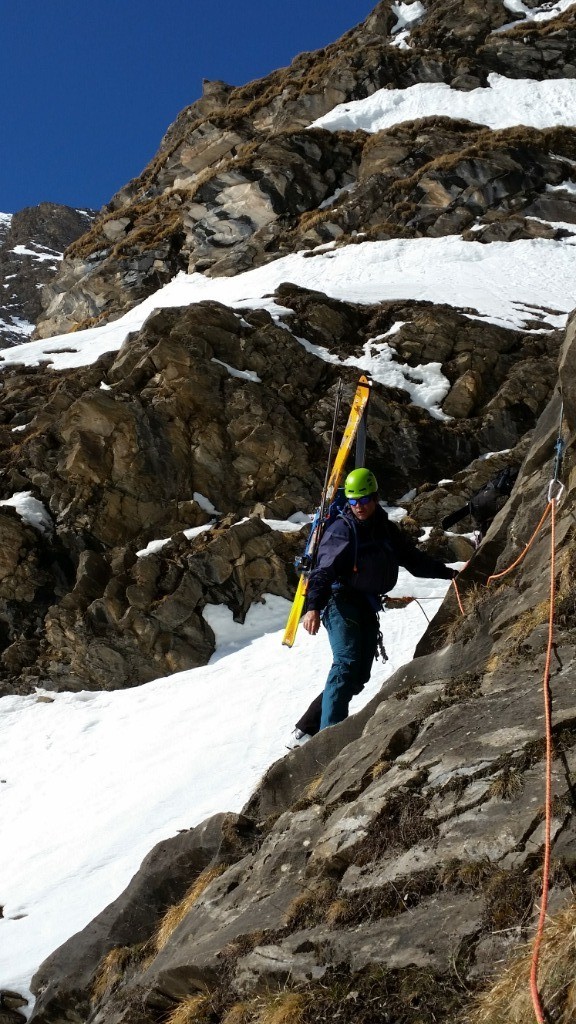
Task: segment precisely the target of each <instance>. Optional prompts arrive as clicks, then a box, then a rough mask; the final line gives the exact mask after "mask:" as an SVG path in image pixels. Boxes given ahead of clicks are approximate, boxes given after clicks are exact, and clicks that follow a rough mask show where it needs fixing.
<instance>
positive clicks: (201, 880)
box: [152, 864, 226, 952]
mask: <svg viewBox="0 0 576 1024" xmlns="http://www.w3.org/2000/svg"><path fill="white" fill-rule="evenodd" d="M225 870H226V865H225V864H218V865H217V866H216V867H212V868H206V869H205V870H204V871H202V872H201V873H200V874H199V875H198V878H197V879H196V880H195V882H194V883H193V884H192V885H191V886H190V888H189V889H188V892H187V893H186V894H185V896H184V897H183V898H182V899H181V900H180V902H179V903H175V904H174V906H173V907H170V909H169V910H167V911H166V913H165V914H164V917H163V918H162V920H161V922H160V924H159V925H158V930H157V932H156V935H155V936H154V938H153V940H152V941H153V944H154V947H155V949H156V952H160V950H161V949H163V948H164V946H165V945H166V943H167V942H168V940H169V938H170V936H171V935H172V933H173V931H174V930H175V929H176V928H177V927H178V925H179V924H180V922H181V921H183V920H184V918H185V917H186V914H188V913H189V911H190V910H191V909H192V907H193V906H194V904H195V903H196V901H197V900H198V899H199V898H200V896H201V895H202V893H203V892H204V890H205V889H206V888H207V886H208V885H210V882H212V881H213V880H214V879H215V878H218V876H219V875H221V874H222V872H223V871H225Z"/></svg>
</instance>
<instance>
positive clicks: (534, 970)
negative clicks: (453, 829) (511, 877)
mask: <svg viewBox="0 0 576 1024" xmlns="http://www.w3.org/2000/svg"><path fill="white" fill-rule="evenodd" d="M563 414H564V404H563V403H562V405H561V408H560V423H559V428H558V437H557V440H556V444H555V446H554V447H555V459H554V470H553V475H552V479H551V480H550V484H549V486H548V494H547V501H548V503H547V505H546V509H545V511H544V514H543V515H542V517H541V519H540V522H539V523H538V526H537V527H536V529H535V531H534V533H533V534H532V537H531V538H530V540H529V541H528V543H527V545H526V547H525V548H524V550H523V551H522V552H521V554H520V555H519V557H518V558H517V559H516V560H515V561H514V562H513V563H512V565H510V566H508V568H507V569H505V570H504V571H503V572H499V573H495V574H494V575H493V576H490V577H489V578H488V580H487V583H490V582H491V581H492V580H498V579H502V577H503V576H507V575H508V573H510V572H512V570H513V569H515V568H516V566H517V565H519V564H520V562H521V561H522V560H523V559H524V558H525V556H526V555H527V553H528V551H529V550H530V548H531V547H532V544H533V543H534V541H535V539H536V537H537V535H538V533H539V532H540V529H541V528H542V526H543V525H544V522H545V520H546V519H547V518H548V516H550V524H551V525H550V586H549V609H548V643H547V646H546V660H545V665H544V677H543V680H542V689H543V697H544V723H545V733H546V759H545V819H544V860H543V865H542V893H541V900H540V913H539V917H538V926H537V929H536V935H535V938H534V946H533V949H532V961H531V967H530V995H531V998H532V1006H533V1009H534V1014H535V1016H536V1021H537V1024H545V1022H546V1017H545V1014H544V1008H543V1006H542V1001H541V998H540V993H539V991H538V966H539V960H540V947H541V945H542V939H543V936H544V924H545V921H546V914H547V910H548V891H549V885H550V854H551V846H552V841H551V832H552V757H553V750H552V700H551V692H550V662H551V658H552V651H553V649H554V607H555V600H556V509H557V507H558V504H559V502H560V500H561V498H562V495H563V493H564V485H563V484H562V483H561V481H560V475H561V472H562V462H563V458H564V449H565V447H566V445H565V442H564V440H563V438H562V423H563Z"/></svg>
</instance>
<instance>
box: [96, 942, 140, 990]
mask: <svg viewBox="0 0 576 1024" xmlns="http://www.w3.org/2000/svg"><path fill="white" fill-rule="evenodd" d="M132 953H133V949H132V946H115V947H114V949H111V950H110V952H109V953H106V956H104V957H103V958H102V960H101V962H100V967H99V968H98V974H97V975H96V979H95V981H94V984H93V986H92V998H93V999H95V1000H96V999H101V998H102V997H103V996H104V995H106V994H107V993H108V992H110V991H111V989H113V988H114V986H115V985H116V984H117V983H118V982H119V981H120V979H121V978H122V975H123V974H124V969H125V967H126V964H127V963H128V961H129V960H130V959H131V957H132Z"/></svg>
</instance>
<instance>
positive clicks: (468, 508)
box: [442, 466, 519, 535]
mask: <svg viewBox="0 0 576 1024" xmlns="http://www.w3.org/2000/svg"><path fill="white" fill-rule="evenodd" d="M518 472H519V467H518V466H505V467H504V469H501V470H500V472H499V473H497V474H496V476H495V477H493V478H492V480H489V481H488V483H487V484H484V487H481V488H480V490H478V491H476V492H475V493H474V494H473V495H472V497H471V498H470V501H469V502H468V504H467V505H464V506H463V507H462V508H459V509H457V510H456V511H455V512H451V513H450V515H448V516H445V517H444V519H443V520H442V529H443V530H448V529H449V528H450V527H451V526H453V525H454V523H459V522H460V520H461V519H464V517H465V516H466V515H470V516H471V518H472V522H473V524H474V526H475V528H476V529H477V530H478V531H479V532H480V534H481V535H483V534H484V533H486V530H487V529H488V527H489V525H490V523H491V522H492V520H493V519H494V516H495V515H496V513H497V512H499V511H500V509H501V508H502V506H503V505H504V504H505V503H506V500H507V499H508V498H509V497H510V494H511V493H512V488H513V487H514V484H515V483H516V478H517V476H518ZM502 499H504V501H502Z"/></svg>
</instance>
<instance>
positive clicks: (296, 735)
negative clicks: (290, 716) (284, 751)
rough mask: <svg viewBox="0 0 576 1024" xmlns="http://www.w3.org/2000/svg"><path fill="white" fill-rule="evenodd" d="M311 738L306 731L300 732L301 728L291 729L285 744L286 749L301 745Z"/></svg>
mask: <svg viewBox="0 0 576 1024" xmlns="http://www.w3.org/2000/svg"><path fill="white" fill-rule="evenodd" d="M311 739H312V737H311V736H310V735H309V734H308V733H307V732H302V729H293V730H292V733H291V735H290V739H289V740H288V743H287V744H286V746H287V747H288V750H295V749H296V747H303V746H304V744H305V743H307V742H308V740H311Z"/></svg>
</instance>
